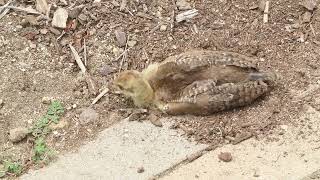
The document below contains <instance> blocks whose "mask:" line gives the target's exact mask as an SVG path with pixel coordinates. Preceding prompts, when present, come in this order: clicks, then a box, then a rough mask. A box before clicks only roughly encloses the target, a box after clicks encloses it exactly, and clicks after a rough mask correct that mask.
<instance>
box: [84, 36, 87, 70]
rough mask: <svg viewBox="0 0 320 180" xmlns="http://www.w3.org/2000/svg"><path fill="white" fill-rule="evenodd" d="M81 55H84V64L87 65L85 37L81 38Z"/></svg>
mask: <svg viewBox="0 0 320 180" xmlns="http://www.w3.org/2000/svg"><path fill="white" fill-rule="evenodd" d="M83 56H84V65H85V66H87V45H86V38H83Z"/></svg>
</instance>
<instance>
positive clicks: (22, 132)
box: [9, 127, 29, 143]
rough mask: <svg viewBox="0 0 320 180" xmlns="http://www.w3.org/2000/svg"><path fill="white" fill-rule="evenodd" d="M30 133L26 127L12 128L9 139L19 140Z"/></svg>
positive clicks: (12, 140)
mask: <svg viewBox="0 0 320 180" xmlns="http://www.w3.org/2000/svg"><path fill="white" fill-rule="evenodd" d="M28 133H29V130H28V128H25V127H19V128H15V129H11V130H10V132H9V140H10V141H11V142H14V143H15V142H19V141H21V140H22V139H24V138H25V137H26V136H27V135H28Z"/></svg>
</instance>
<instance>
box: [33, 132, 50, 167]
mask: <svg viewBox="0 0 320 180" xmlns="http://www.w3.org/2000/svg"><path fill="white" fill-rule="evenodd" d="M33 151H34V152H33V157H32V160H33V161H34V162H36V163H40V162H44V163H48V162H49V160H50V159H51V158H53V156H54V152H53V150H52V149H50V148H48V147H47V144H46V142H45V140H44V138H43V137H38V138H37V139H36V141H35V144H34V148H33Z"/></svg>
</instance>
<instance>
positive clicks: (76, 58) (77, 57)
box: [69, 44, 86, 74]
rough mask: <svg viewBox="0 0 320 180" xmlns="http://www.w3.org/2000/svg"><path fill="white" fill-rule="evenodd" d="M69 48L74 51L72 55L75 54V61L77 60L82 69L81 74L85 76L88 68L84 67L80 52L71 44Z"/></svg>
mask: <svg viewBox="0 0 320 180" xmlns="http://www.w3.org/2000/svg"><path fill="white" fill-rule="evenodd" d="M69 47H70V49H71V51H72V53H73V57H74V59H75V60H76V62H77V64H78V66H79V68H80V69H81V72H82V73H83V74H85V73H86V67H85V66H84V65H83V63H82V61H81V58H80V56H79V54H78V52H77V51H76V49H75V48H74V47H73V46H72V45H71V44H69Z"/></svg>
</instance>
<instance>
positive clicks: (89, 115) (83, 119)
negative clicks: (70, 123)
mask: <svg viewBox="0 0 320 180" xmlns="http://www.w3.org/2000/svg"><path fill="white" fill-rule="evenodd" d="M98 118H99V114H98V113H97V112H96V110H94V109H92V108H85V109H84V110H83V111H82V113H81V114H80V116H79V121H80V124H88V123H90V122H93V121H96V120H97V119H98Z"/></svg>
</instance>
